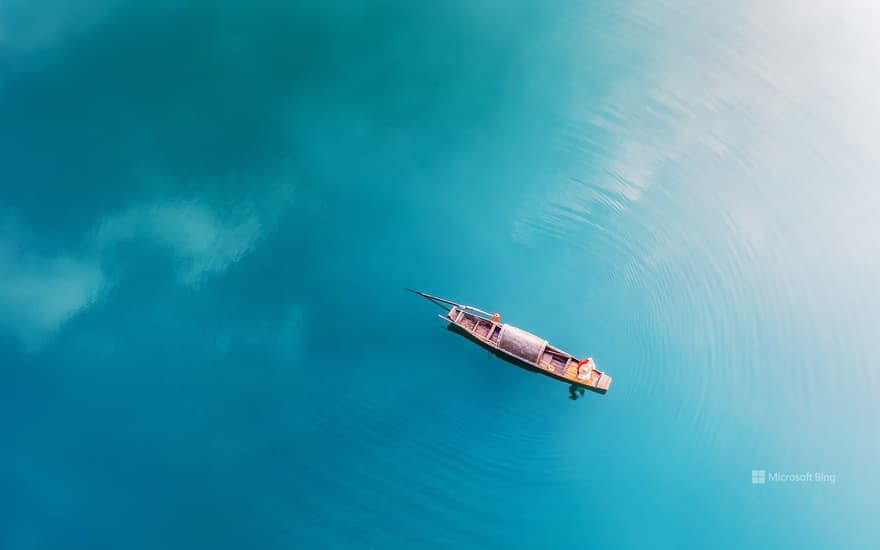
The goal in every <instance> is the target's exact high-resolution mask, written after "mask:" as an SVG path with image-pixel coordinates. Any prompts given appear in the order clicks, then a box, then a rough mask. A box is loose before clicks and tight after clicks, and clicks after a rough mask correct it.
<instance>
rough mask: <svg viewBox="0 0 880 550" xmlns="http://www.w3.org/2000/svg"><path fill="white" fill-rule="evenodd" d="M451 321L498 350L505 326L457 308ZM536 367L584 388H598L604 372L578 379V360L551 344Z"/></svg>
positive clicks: (592, 372) (451, 313) (593, 371)
mask: <svg viewBox="0 0 880 550" xmlns="http://www.w3.org/2000/svg"><path fill="white" fill-rule="evenodd" d="M449 320H450V321H452V322H453V323H454V324H456V325H458V326H459V327H461V328H462V329H464V330H466V331H467V332H469V333H470V334H472V335H473V336H474V337H476V338H477V339H478V340H481V341H483V342H485V343H486V344H488V345H490V346H491V347H494V348H496V349H497V344H498V337H499V334H500V332H501V328H502V327H503V326H504V325H503V324H501V323H496V322H494V321H491V320H489V319H484V318H482V317H479V316H476V315H473V314H471V313H466V312H464V311H461V310H458V309H456V308H453V309H452V310H451V311H450V312H449ZM499 351H501V352H504V350H500V349H499ZM534 366H535V367H536V368H539V369H541V370H543V371H544V372H546V373H547V374H548V375H550V376H553V377H556V378H560V379H563V380H566V381H568V382H571V383H574V384H579V385H582V386H594V387H598V385H599V379H600V378H601V377H602V372H600V371H598V370H596V369H593V370H591V371H590V374H589V377H588V378H587V379H580V378H578V361H577V359H575V358H574V357H573V356H571V355H570V354H568V353H566V352H564V351H562V350H560V349H558V348H556V347H553V346H551V345H549V344H548V345H547V346H546V348H544V350H543V352H542V353H541V357H540V358H539V359H538V361H537V363H536V364H535V365H534Z"/></svg>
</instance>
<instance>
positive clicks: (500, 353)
mask: <svg viewBox="0 0 880 550" xmlns="http://www.w3.org/2000/svg"><path fill="white" fill-rule="evenodd" d="M446 328H447V329H448V330H449V331H451V332H454V333H456V334H459V335H460V336H464V337H465V338H467V339H468V340H470V341H471V342H474V343H475V344H477V345H479V346H480V347H481V348H484V349H486V350H487V351H488V352H489V353H491V354H492V355H494V356H496V357H498V358H499V359H502V360H504V361H507V362H508V363H510V364H512V365H516V366H517V367H520V368H522V369H525V370H527V371H531V372H535V373H538V374H542V375H544V376H546V377H548V378H552V379H554V380H558V381H561V382H568V383H569V384H571V385H573V386H576V387H577V388H583V389H585V390H590V391H591V392H594V393H598V394H601V395H604V394H605V393H606V392H607V391H608V389H607V388H599V387H596V386H592V385H589V384H586V383H584V382H581V381H578V380H572V379H570V378H563V377H561V376H558V375H556V374H554V373H552V372H547V371H546V370H545V369H542V368H540V367H538V366H537V365H535V364H533V363H529V362H528V361H524V360H522V359H520V358H519V357H516V356H514V355H511V354H509V353H507V352H506V351H504V350H503V349H499V348H498V347H496V346H493V345H492V344H491V343H489V342H486V341H485V340H483V339H482V338H480V337H478V336H477V335H475V334H474V333H472V332H471V331H469V330H467V329H465V328H464V327H462V326H460V325H457V324H455V323H452V322H450V323H449V325H448V326H447V327H446Z"/></svg>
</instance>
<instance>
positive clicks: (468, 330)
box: [407, 289, 611, 396]
mask: <svg viewBox="0 0 880 550" xmlns="http://www.w3.org/2000/svg"><path fill="white" fill-rule="evenodd" d="M407 290H409V291H410V292H415V293H416V294H418V295H420V296H422V297H424V298H427V299H428V300H430V301H431V302H433V303H434V304H436V305H438V306H440V307H442V308H443V309H445V310H446V315H438V317H440V318H441V319H443V320H444V321H447V322H448V323H449V326H448V328H449V330H451V331H453V332H457V333H459V334H461V335H463V336H466V337H468V338H470V339H471V340H473V341H474V342H476V343H477V344H479V345H480V346H482V347H484V348H486V349H488V350H489V352H491V353H492V354H494V355H496V356H497V357H500V358H502V359H504V360H506V361H508V362H510V363H513V364H515V365H518V366H520V367H524V368H526V369H528V370H532V371H536V372H540V373H541V374H544V375H546V376H549V377H551V378H555V379H557V380H561V381H564V382H568V383H569V384H571V385H572V396H574V389H575V388H577V389H581V388H582V389H587V390H590V391H594V392H596V393H603V394H604V393H605V392H607V391H608V388H609V387H610V386H611V377H610V376H608V375H607V374H605V373H604V372H602V371H600V370H599V369H597V368H596V362H595V361H593V359H592V358H590V357H587V358H585V359H580V360H579V359H577V358H576V357H575V356H573V355H572V354H570V353H568V352H566V351H562V350H561V349H559V348H557V347H555V346H552V345H550V344H549V343H548V342H547V340H545V339H543V338H541V337H540V336H536V335H534V334H532V333H531V332H527V331H525V330H523V329H521V328H517V327H515V326H513V325H511V324H508V323H502V322H501V315H499V314H498V313H494V314H493V313H489V312H487V311H483V310H482V309H479V308H475V307H473V306H466V305H463V304H459V303H456V302H453V301H452V300H447V299H445V298H439V297H437V296H431V295H430V294H426V293H424V292H419V291H417V290H412V289H407Z"/></svg>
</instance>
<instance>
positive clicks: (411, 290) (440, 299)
mask: <svg viewBox="0 0 880 550" xmlns="http://www.w3.org/2000/svg"><path fill="white" fill-rule="evenodd" d="M406 290H408V291H410V292H412V293H414V294H418V295H419V296H421V297H423V298H427V299H428V300H430V301H432V302H434V303H435V304H437V305H440V304H439V303H438V302H442V303H444V304H449V305H453V306H456V307H457V308H459V309H468V310H471V311H476V312H478V313H482V314H483V315H487V316H489V317H491V316H492V314H491V313H489V312H488V311H485V310H482V309H480V308H477V307H474V306H466V305H464V304H459V303H458V302H453V301H452V300H447V299H446V298H440V297H439V296H433V295H431V294H428V293H427V292H420V291H418V290H413V289H411V288H407V289H406ZM440 307H443V306H440ZM446 309H447V310H448V309H449V308H446Z"/></svg>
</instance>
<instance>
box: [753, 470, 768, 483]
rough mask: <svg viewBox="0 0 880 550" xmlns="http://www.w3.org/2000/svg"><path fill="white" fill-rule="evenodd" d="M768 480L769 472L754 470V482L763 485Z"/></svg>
mask: <svg viewBox="0 0 880 550" xmlns="http://www.w3.org/2000/svg"><path fill="white" fill-rule="evenodd" d="M766 482H767V472H766V471H765V470H752V484H753V485H763V484H764V483H766Z"/></svg>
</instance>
